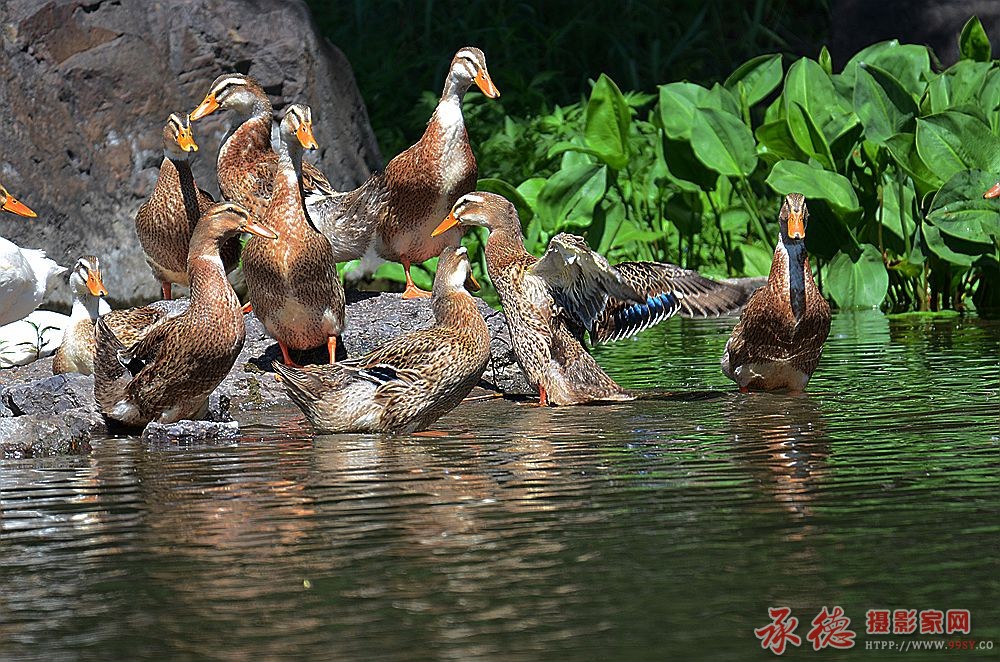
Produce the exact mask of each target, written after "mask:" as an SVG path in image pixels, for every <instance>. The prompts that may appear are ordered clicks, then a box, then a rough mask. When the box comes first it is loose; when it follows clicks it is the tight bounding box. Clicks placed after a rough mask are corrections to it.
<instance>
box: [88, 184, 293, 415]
mask: <svg viewBox="0 0 1000 662" xmlns="http://www.w3.org/2000/svg"><path fill="white" fill-rule="evenodd" d="M240 232H249V233H250V234H252V235H255V236H258V237H263V238H265V239H275V238H276V237H277V235H276V234H275V233H274V232H273V231H272V230H270V229H268V228H265V227H263V226H261V225H258V224H257V223H256V222H255V221H254V220H253V217H252V216H251V214H250V212H248V211H247V210H246V209H244V208H243V207H241V206H239V205H236V204H233V203H229V202H226V203H221V204H217V205H214V206H212V207H210V208H209V209H208V210H207V211H206V212H205V214H204V215H203V216H202V217H201V219H200V220H199V221H198V224H197V226H195V229H194V233H193V234H192V235H191V247H190V249H189V251H188V279H189V281H190V283H191V297H190V304H189V306H188V308H187V310H185V311H184V312H180V313H174V314H171V313H168V312H166V311H165V310H164V309H163V308H157V307H154V306H148V307H145V308H131V309H128V310H117V311H113V312H110V313H108V314H107V315H104V316H103V317H101V318H99V319H98V321H97V332H96V333H97V349H96V354H95V358H94V396H95V398H96V399H97V403H98V405H99V407H100V410H101V413H103V414H104V416H105V417H106V418H107V419H109V420H112V421H117V422H118V423H122V424H125V425H128V426H135V427H144V426H145V425H146V424H147V423H149V422H150V421H156V422H159V423H173V422H175V421H179V420H181V419H186V418H199V417H201V416H203V415H204V413H205V411H206V409H207V407H208V396H209V395H210V394H211V392H212V391H213V390H214V389H215V387H216V386H218V385H219V382H221V381H222V379H223V378H224V377H225V376H226V375H227V374H228V373H229V370H230V369H231V368H232V367H233V363H234V362H235V361H236V357H237V356H238V355H239V353H240V350H241V349H242V348H243V341H244V339H245V338H246V327H245V326H244V323H243V314H242V312H241V311H240V302H239V299H238V298H237V297H236V293H235V292H234V291H233V288H232V286H231V285H230V284H229V281H228V280H226V272H225V270H224V269H223V266H222V259H221V258H220V256H219V251H220V250H221V248H222V245H223V244H224V243H225V242H226V240H228V239H230V238H232V237H234V236H236V235H237V234H238V233H240Z"/></svg>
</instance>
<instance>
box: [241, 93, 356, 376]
mask: <svg viewBox="0 0 1000 662" xmlns="http://www.w3.org/2000/svg"><path fill="white" fill-rule="evenodd" d="M278 145H279V147H278V149H279V150H280V153H281V156H280V158H279V160H278V165H277V170H276V172H275V176H274V183H273V186H272V191H271V198H270V202H269V203H268V206H267V209H266V210H265V211H264V213H263V215H262V216H261V217H260V218H261V221H262V223H264V225H266V226H267V227H270V228H274V230H275V232H277V233H278V240H277V241H267V240H264V239H257V238H251V239H250V241H248V242H247V244H246V246H245V247H244V249H243V274H244V276H245V277H246V281H247V293H248V294H249V296H250V301H251V302H252V303H253V308H254V313H255V314H256V315H257V317H259V318H260V321H261V322H262V323H263V324H264V328H265V329H267V332H268V334H270V336H271V337H272V338H274V339H275V340H277V341H278V346H279V347H280V348H281V354H282V357H283V358H284V361H285V365H295V363H294V362H293V361H292V358H291V356H290V355H289V353H288V350H289V349H290V348H291V349H299V350H304V349H311V348H313V347H319V346H320V345H323V344H325V345H326V346H327V350H328V352H329V355H330V363H333V361H334V360H335V358H336V353H337V336H339V335H340V332H341V331H342V330H343V328H344V287H343V285H341V283H340V278H338V276H337V261H336V258H335V256H334V254H333V247H332V246H331V245H330V242H329V240H328V239H327V238H326V237H325V236H323V235H322V234H320V233H319V232H317V231H316V230H314V229H313V227H312V226H311V225H310V224H309V221H308V220H307V219H306V212H305V208H304V207H303V204H302V191H301V188H300V182H301V181H302V150H303V149H316V139H315V138H314V137H313V132H312V111H311V110H310V109H309V107H308V106H303V105H300V104H293V105H291V106H289V107H288V110H287V111H286V112H285V117H284V119H282V120H281V139H280V141H279V143H278Z"/></svg>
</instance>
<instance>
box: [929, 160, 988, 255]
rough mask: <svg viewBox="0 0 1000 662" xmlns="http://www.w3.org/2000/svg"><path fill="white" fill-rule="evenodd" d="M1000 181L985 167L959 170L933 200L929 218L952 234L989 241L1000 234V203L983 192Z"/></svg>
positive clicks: (974, 240)
mask: <svg viewBox="0 0 1000 662" xmlns="http://www.w3.org/2000/svg"><path fill="white" fill-rule="evenodd" d="M996 180H997V175H996V174H992V173H988V172H984V171H982V170H962V171H960V172H957V173H955V175H954V176H953V177H952V178H951V179H949V180H948V181H947V182H945V185H944V186H942V187H941V190H940V191H938V192H937V194H936V195H935V196H934V199H933V200H932V201H931V207H930V212H929V213H928V214H927V220H928V221H930V222H931V223H933V224H934V225H935V226H937V227H938V228H940V229H941V231H942V232H944V233H946V234H948V235H950V236H952V237H957V238H959V239H966V240H968V241H973V242H979V243H983V244H989V243H990V236H991V235H992V236H1000V203H998V202H997V201H996V200H984V199H983V192H984V191H986V190H987V189H989V188H990V187H991V186H993V184H994V183H995V182H996Z"/></svg>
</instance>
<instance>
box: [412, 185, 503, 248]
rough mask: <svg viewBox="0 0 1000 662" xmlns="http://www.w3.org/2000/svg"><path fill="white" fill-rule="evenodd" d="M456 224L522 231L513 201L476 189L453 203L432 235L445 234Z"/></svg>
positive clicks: (492, 229) (491, 229) (490, 229)
mask: <svg viewBox="0 0 1000 662" xmlns="http://www.w3.org/2000/svg"><path fill="white" fill-rule="evenodd" d="M456 225H464V226H470V225H474V226H478V227H481V228H486V229H487V230H489V231H490V232H492V231H494V230H499V229H515V228H516V230H517V232H518V233H520V231H521V221H520V219H519V218H518V216H517V210H516V209H515V208H514V205H513V204H511V202H510V201H509V200H508V199H507V198H505V197H503V196H502V195H497V194H496V193H486V192H484V191H475V192H474V193H466V194H465V195H463V196H462V197H461V198H459V199H458V200H456V201H455V204H454V205H452V208H451V213H450V214H448V216H447V217H446V218H445V219H444V220H443V221H441V224H440V225H438V226H437V227H436V228H434V231H433V232H432V233H431V236H432V237H436V236H438V235H439V234H443V233H444V232H447V231H448V230H450V229H452V228H453V227H455V226H456Z"/></svg>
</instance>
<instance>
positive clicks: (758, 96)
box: [725, 54, 782, 107]
mask: <svg viewBox="0 0 1000 662" xmlns="http://www.w3.org/2000/svg"><path fill="white" fill-rule="evenodd" d="M781 74H782V68H781V55H779V54H773V55H758V56H757V57H755V58H752V59H750V60H747V61H746V62H744V63H743V64H741V65H740V66H739V67H737V69H736V71H734V72H733V73H731V74H730V75H729V78H727V79H726V83H725V85H726V89H728V90H729V91H731V92H732V93H733V94H735V95H736V96H737V97H739V98H741V99H743V100H744V101H745V102H746V105H747V107H749V106H752V105H754V104H755V103H757V102H758V101H760V100H762V99H763V98H764V97H766V96H767V95H768V94H770V93H771V92H773V91H774V89H775V88H776V87H778V85H780V84H781Z"/></svg>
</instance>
